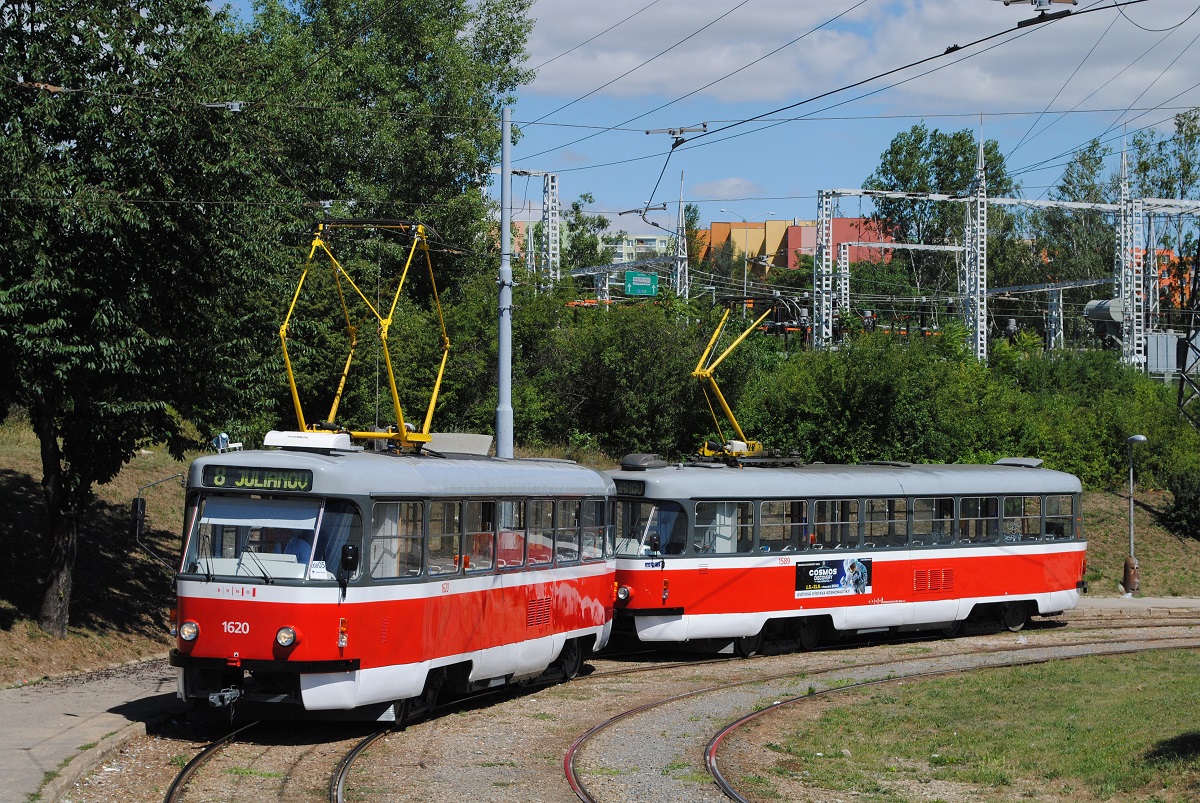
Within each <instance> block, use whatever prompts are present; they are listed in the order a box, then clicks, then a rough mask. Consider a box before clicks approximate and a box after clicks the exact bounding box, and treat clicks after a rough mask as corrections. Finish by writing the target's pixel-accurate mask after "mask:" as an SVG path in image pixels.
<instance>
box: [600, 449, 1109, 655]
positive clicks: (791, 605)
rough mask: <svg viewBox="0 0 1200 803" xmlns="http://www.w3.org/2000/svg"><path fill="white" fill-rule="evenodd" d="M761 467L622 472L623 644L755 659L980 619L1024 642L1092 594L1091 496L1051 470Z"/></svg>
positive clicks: (640, 461) (1030, 465)
mask: <svg viewBox="0 0 1200 803" xmlns="http://www.w3.org/2000/svg"><path fill="white" fill-rule="evenodd" d="M750 462H751V461H746V463H745V464H742V465H727V464H725V463H722V462H692V463H688V464H679V465H668V464H667V463H665V462H663V461H661V460H658V459H657V456H656V455H629V456H627V457H626V458H625V459H624V460H623V461H622V467H621V469H620V470H616V471H610V472H609V476H611V477H612V478H613V480H614V481H615V483H616V490H617V496H616V498H615V506H614V514H613V515H614V522H615V527H616V530H617V545H616V549H617V582H618V591H617V596H618V599H617V603H616V604H617V610H616V618H615V623H614V627H615V628H616V630H617V631H618V632H621V633H632V634H634V635H636V636H637V638H638V639H639V640H641V641H643V642H649V643H680V642H699V643H700V644H702V645H704V646H728V645H729V644H730V643H732V644H733V646H734V649H735V651H737V652H738V653H740V654H745V655H749V654H753V653H755V652H757V651H759V650H761V649H763V646H764V641H766V640H771V641H775V642H776V644H775V646H776V647H778V646H781V645H782V646H796V645H799V646H803V647H805V648H811V647H813V646H815V645H816V643H817V642H818V640H819V639H820V638H821V636H822V634H824V635H832V634H834V633H835V632H839V631H840V632H844V633H856V632H857V633H862V632H873V631H884V630H903V629H924V628H941V629H944V630H946V631H947V632H953V631H955V630H956V629H957V628H958V627H959V626H960V625H961V623H962V622H964V621H966V620H967V619H973V620H982V619H991V620H998V621H999V622H1001V623H1002V624H1003V625H1004V626H1006V627H1008V628H1009V629H1012V630H1018V629H1020V628H1021V627H1023V626H1024V624H1025V623H1026V622H1027V621H1028V619H1029V617H1030V616H1031V615H1042V616H1048V615H1053V614H1056V613H1060V612H1062V611H1064V610H1067V609H1070V608H1074V607H1075V606H1076V605H1077V604H1078V600H1079V594H1080V591H1081V590H1086V586H1085V583H1084V571H1085V560H1086V550H1087V542H1086V541H1085V540H1084V534H1083V527H1082V521H1081V511H1080V505H1081V502H1080V494H1081V490H1082V488H1081V486H1080V483H1079V480H1078V479H1076V478H1075V477H1073V476H1071V475H1070V474H1064V473H1062V472H1058V471H1051V470H1048V469H1044V468H1041V467H1040V464H1041V461H1038V460H1029V459H1020V458H1018V459H1005V460H1001V461H997V463H996V464H994V465H910V464H903V463H892V464H867V465H825V464H811V465H797V466H792V467H780V466H775V467H765V466H753V465H751V464H750Z"/></svg>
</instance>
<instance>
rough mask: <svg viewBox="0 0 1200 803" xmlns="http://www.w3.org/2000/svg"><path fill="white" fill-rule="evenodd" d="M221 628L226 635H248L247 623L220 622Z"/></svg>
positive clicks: (248, 626) (248, 627)
mask: <svg viewBox="0 0 1200 803" xmlns="http://www.w3.org/2000/svg"><path fill="white" fill-rule="evenodd" d="M221 627H222V628H223V629H224V630H225V632H226V633H233V634H235V635H239V636H245V635H249V633H250V623H249V622H222V623H221Z"/></svg>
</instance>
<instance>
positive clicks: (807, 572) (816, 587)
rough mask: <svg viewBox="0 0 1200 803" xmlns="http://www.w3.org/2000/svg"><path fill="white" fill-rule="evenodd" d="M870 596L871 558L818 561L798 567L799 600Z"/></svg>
mask: <svg viewBox="0 0 1200 803" xmlns="http://www.w3.org/2000/svg"><path fill="white" fill-rule="evenodd" d="M870 593H871V559H870V558H845V559H844V560H819V561H809V562H807V563H797V564H796V599H801V598H803V597H835V596H843V595H849V594H870Z"/></svg>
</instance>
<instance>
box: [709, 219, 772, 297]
mask: <svg viewBox="0 0 1200 803" xmlns="http://www.w3.org/2000/svg"><path fill="white" fill-rule="evenodd" d="M721 211H722V212H725V213H726V214H730V215H737V216H738V217H740V218H742V222H743V223H745V224H746V228H744V229H742V231H744V232H745V233H746V236H745V238H744V243H745V248H744V250H743V252H742V297H743V298H744V297H746V296H749V295H750V225H749V224H750V220H754V219H756V218H760V217H770V216H771V215H773V214H775V213H774V212H764V213H763V214H761V215H755V216H754V217H753V218H751V219H750V220H747V219H746V218H744V217H742V216H741V215H738V213H737V212H734V211H733V210H732V209H722V210H721ZM742 314H743V315H745V314H746V307H745V305H743V306H742Z"/></svg>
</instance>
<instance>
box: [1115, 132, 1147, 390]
mask: <svg viewBox="0 0 1200 803" xmlns="http://www.w3.org/2000/svg"><path fill="white" fill-rule="evenodd" d="M1118 214H1119V220H1118V225H1117V229H1118V230H1117V259H1116V271H1117V275H1116V276H1114V277H1113V278H1114V284H1115V285H1116V287H1117V290H1118V292H1119V298H1120V299H1121V361H1122V362H1124V363H1125V364H1126V365H1130V366H1133V367H1135V368H1139V369H1141V370H1145V368H1146V276H1145V253H1146V247H1145V244H1144V243H1143V242H1142V226H1141V222H1142V200H1141V199H1140V198H1131V197H1130V196H1129V167H1128V160H1127V158H1126V155H1125V152H1124V151H1122V152H1121V203H1120V212H1119V213H1118Z"/></svg>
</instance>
